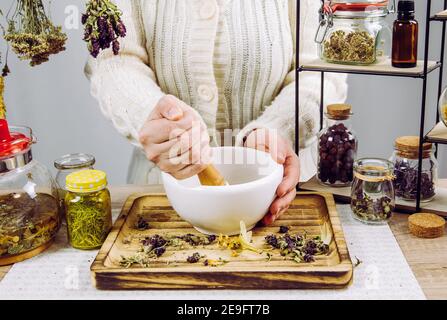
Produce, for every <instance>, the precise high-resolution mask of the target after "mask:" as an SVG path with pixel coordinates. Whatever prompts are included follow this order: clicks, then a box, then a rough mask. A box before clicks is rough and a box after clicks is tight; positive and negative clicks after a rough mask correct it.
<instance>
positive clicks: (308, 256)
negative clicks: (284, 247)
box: [303, 254, 315, 263]
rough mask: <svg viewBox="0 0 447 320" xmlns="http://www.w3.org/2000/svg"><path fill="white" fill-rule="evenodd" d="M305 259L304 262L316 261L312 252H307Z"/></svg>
mask: <svg viewBox="0 0 447 320" xmlns="http://www.w3.org/2000/svg"><path fill="white" fill-rule="evenodd" d="M303 260H304V262H307V263H310V262H314V261H315V259H314V257H313V255H311V254H305V255H304V257H303Z"/></svg>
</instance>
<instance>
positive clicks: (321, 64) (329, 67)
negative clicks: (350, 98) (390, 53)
mask: <svg viewBox="0 0 447 320" xmlns="http://www.w3.org/2000/svg"><path fill="white" fill-rule="evenodd" d="M440 66H441V63H440V62H436V61H429V62H428V69H427V73H430V72H432V71H434V70H436V69H437V68H439V67H440ZM300 71H320V72H322V71H323V72H335V73H350V74H367V75H378V76H394V77H411V78H421V77H423V76H424V62H423V61H422V60H420V61H418V65H417V66H416V67H414V68H408V69H404V68H394V67H392V66H391V61H390V60H389V59H388V60H385V61H383V62H380V63H376V64H372V65H369V66H356V65H344V64H333V63H328V62H325V61H322V60H320V59H316V60H311V61H307V62H304V63H303V64H302V65H301V67H300Z"/></svg>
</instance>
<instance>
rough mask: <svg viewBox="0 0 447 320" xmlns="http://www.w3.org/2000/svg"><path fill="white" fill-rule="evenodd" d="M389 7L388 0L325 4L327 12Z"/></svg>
mask: <svg viewBox="0 0 447 320" xmlns="http://www.w3.org/2000/svg"><path fill="white" fill-rule="evenodd" d="M387 7H388V0H386V1H380V0H378V1H377V2H367V1H365V2H360V3H353V2H348V1H347V2H338V3H332V4H329V3H327V2H326V3H325V4H324V11H325V12H336V11H356V12H358V11H373V10H377V9H385V8H387Z"/></svg>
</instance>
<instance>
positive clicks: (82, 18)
mask: <svg viewBox="0 0 447 320" xmlns="http://www.w3.org/2000/svg"><path fill="white" fill-rule="evenodd" d="M87 19H88V15H87V14H85V13H84V14H82V17H81V22H82V24H86V23H87Z"/></svg>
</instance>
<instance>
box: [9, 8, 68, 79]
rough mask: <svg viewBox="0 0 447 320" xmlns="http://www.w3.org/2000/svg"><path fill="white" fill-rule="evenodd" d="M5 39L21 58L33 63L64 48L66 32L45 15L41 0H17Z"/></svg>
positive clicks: (45, 58)
mask: <svg viewBox="0 0 447 320" xmlns="http://www.w3.org/2000/svg"><path fill="white" fill-rule="evenodd" d="M5 40H6V41H7V42H8V43H9V45H10V46H11V48H12V50H13V51H14V52H15V53H16V54H17V55H18V56H19V58H20V59H21V60H30V65H31V66H32V67H33V66H36V65H39V64H42V63H44V62H46V61H48V60H49V56H50V55H52V54H58V53H59V52H61V51H64V50H65V42H66V41H67V35H66V34H65V33H63V32H62V27H60V26H55V25H53V23H52V22H51V20H50V19H49V18H48V16H47V14H46V12H45V7H44V5H43V2H42V0H17V8H16V11H15V13H14V15H13V17H12V19H11V20H9V21H8V27H7V31H6V34H5ZM6 71H7V70H6Z"/></svg>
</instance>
